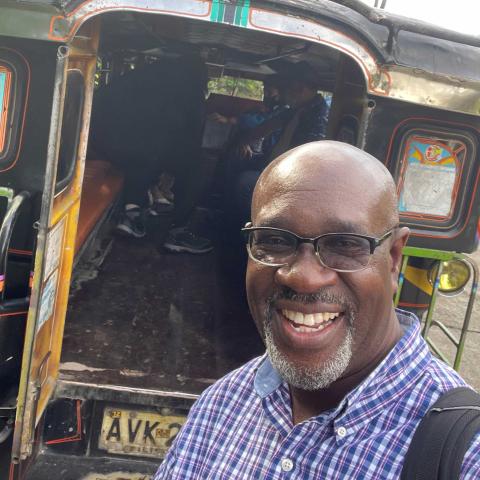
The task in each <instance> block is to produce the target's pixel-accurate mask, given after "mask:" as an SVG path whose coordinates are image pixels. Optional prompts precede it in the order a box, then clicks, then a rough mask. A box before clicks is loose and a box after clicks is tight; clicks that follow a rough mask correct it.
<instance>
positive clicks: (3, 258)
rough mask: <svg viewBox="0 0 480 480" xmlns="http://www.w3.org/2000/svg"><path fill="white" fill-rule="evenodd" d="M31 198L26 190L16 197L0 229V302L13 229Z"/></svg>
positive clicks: (2, 296) (2, 297) (3, 289)
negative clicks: (24, 204) (22, 209)
mask: <svg viewBox="0 0 480 480" xmlns="http://www.w3.org/2000/svg"><path fill="white" fill-rule="evenodd" d="M29 198H30V192H27V191H26V190H24V191H22V192H20V193H19V194H18V195H16V196H15V197H14V198H13V199H12V201H11V202H10V203H9V205H8V208H7V212H6V213H5V217H4V219H3V222H2V226H1V227H0V286H1V291H0V300H1V301H2V302H3V301H4V299H5V284H6V275H7V261H8V248H9V246H10V240H11V238H12V233H13V228H14V226H15V223H16V221H17V219H18V216H19V214H20V207H21V206H22V205H23V203H24V202H25V201H26V200H27V199H29Z"/></svg>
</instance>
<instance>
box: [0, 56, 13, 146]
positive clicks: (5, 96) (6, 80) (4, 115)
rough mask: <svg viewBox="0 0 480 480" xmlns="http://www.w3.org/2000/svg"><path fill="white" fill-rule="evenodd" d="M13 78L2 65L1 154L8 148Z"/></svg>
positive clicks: (0, 101)
mask: <svg viewBox="0 0 480 480" xmlns="http://www.w3.org/2000/svg"><path fill="white" fill-rule="evenodd" d="M11 77H12V73H11V72H10V71H9V70H7V69H6V67H4V66H1V65H0V153H2V151H3V150H4V149H5V146H6V138H7V136H6V134H7V120H8V103H9V101H8V100H9V97H10V82H11Z"/></svg>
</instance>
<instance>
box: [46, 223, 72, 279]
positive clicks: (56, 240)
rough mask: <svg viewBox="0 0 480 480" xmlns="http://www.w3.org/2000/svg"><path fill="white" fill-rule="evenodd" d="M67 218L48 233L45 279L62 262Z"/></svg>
mask: <svg viewBox="0 0 480 480" xmlns="http://www.w3.org/2000/svg"><path fill="white" fill-rule="evenodd" d="M66 218H67V217H63V218H62V219H61V220H60V221H59V222H58V223H57V224H56V225H55V226H54V227H53V228H52V229H51V230H50V232H49V233H48V238H47V250H46V251H47V253H46V255H45V276H44V277H43V278H44V279H45V278H48V277H49V276H50V274H51V273H52V272H53V271H54V270H55V269H56V268H57V267H58V265H59V263H60V257H61V254H62V247H63V233H64V231H65V220H66Z"/></svg>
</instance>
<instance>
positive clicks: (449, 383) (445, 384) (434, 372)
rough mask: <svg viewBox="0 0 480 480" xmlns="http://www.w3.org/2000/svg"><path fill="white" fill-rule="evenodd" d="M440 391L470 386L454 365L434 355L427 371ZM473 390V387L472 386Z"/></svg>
mask: <svg viewBox="0 0 480 480" xmlns="http://www.w3.org/2000/svg"><path fill="white" fill-rule="evenodd" d="M425 373H426V374H427V375H428V376H429V377H430V379H431V381H432V383H434V384H435V385H437V387H438V389H439V391H440V392H446V391H448V390H451V389H452V388H456V387H470V385H468V384H467V382H466V381H465V380H464V379H463V378H462V377H461V376H460V375H459V374H458V372H456V371H455V370H454V369H453V368H452V367H450V366H449V365H447V364H446V363H445V362H443V361H442V360H440V359H438V358H436V357H434V356H433V355H432V357H431V359H430V362H429V364H428V368H427V371H426V372H425ZM470 388H472V390H473V387H470Z"/></svg>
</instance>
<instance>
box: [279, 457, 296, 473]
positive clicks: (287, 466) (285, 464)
mask: <svg viewBox="0 0 480 480" xmlns="http://www.w3.org/2000/svg"><path fill="white" fill-rule="evenodd" d="M280 465H281V466H282V470H283V471H284V472H289V471H290V470H292V468H293V462H292V460H290V459H289V458H282V461H281V463H280Z"/></svg>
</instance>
